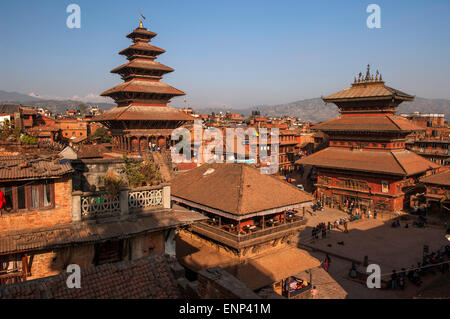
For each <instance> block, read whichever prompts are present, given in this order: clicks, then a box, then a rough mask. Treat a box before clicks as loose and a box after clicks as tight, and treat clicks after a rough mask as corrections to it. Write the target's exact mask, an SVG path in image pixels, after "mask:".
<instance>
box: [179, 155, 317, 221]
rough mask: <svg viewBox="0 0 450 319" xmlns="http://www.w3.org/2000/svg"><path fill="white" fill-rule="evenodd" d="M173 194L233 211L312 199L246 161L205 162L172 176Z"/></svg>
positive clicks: (238, 211) (212, 206)
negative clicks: (245, 162) (240, 162)
mask: <svg viewBox="0 0 450 319" xmlns="http://www.w3.org/2000/svg"><path fill="white" fill-rule="evenodd" d="M172 195H173V196H175V197H178V198H182V199H185V200H188V201H190V202H194V203H198V204H201V205H203V206H208V207H211V208H214V209H217V210H220V211H223V212H226V213H229V214H233V215H247V214H250V213H256V212H261V211H265V210H269V209H276V208H280V207H285V206H290V205H300V204H302V203H307V202H310V201H312V196H310V195H309V194H307V193H305V192H303V191H301V190H299V189H298V188H297V187H295V186H293V185H291V184H289V183H286V182H283V181H280V180H279V179H278V178H276V177H274V176H272V175H268V174H261V172H260V170H259V169H257V168H254V167H251V166H249V165H246V164H235V163H233V164H231V163H230V164H227V163H213V164H205V165H202V166H200V167H198V168H194V169H192V170H190V171H188V172H186V173H182V174H180V175H178V176H177V177H175V178H174V179H173V180H172Z"/></svg>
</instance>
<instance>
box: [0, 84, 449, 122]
mask: <svg viewBox="0 0 450 319" xmlns="http://www.w3.org/2000/svg"><path fill="white" fill-rule="evenodd" d="M6 102H9V103H19V104H22V105H25V106H32V107H45V108H48V109H49V110H51V111H52V112H55V113H64V112H65V111H66V109H73V108H76V107H77V106H78V105H79V104H86V105H88V106H98V107H100V108H101V109H102V110H109V109H111V108H113V107H114V106H115V104H113V103H94V102H81V101H74V100H64V101H62V100H43V99H39V98H35V97H32V96H29V95H26V94H22V93H17V92H5V91H1V90H0V103H6ZM252 110H259V111H260V112H261V115H263V116H264V115H267V116H287V115H289V116H294V117H297V118H300V119H301V120H303V121H310V122H321V121H326V120H329V119H332V118H334V117H336V116H338V115H339V113H338V108H337V107H336V105H334V104H332V103H325V102H323V101H322V99H321V98H314V99H307V100H300V101H295V102H292V103H287V104H277V105H257V106H252V107H248V108H245V109H230V108H196V109H195V111H196V112H198V113H202V114H210V113H211V112H215V113H219V112H223V113H225V112H228V111H229V112H233V113H239V114H243V115H244V116H249V115H250V114H251V111H252ZM413 112H421V113H443V114H445V118H446V119H447V120H448V119H450V100H446V99H425V98H421V97H416V98H415V100H414V101H413V102H403V103H402V104H400V107H399V108H398V111H397V114H402V113H413Z"/></svg>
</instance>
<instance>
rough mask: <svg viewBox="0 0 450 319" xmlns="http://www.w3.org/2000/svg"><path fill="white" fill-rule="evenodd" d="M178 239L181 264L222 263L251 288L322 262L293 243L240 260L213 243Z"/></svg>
mask: <svg viewBox="0 0 450 319" xmlns="http://www.w3.org/2000/svg"><path fill="white" fill-rule="evenodd" d="M177 239H178V240H177V246H176V247H177V256H179V262H180V263H181V264H183V265H184V266H186V267H187V268H189V269H191V270H193V271H196V272H198V271H200V270H204V269H208V268H212V267H215V266H219V267H222V268H224V269H225V270H227V271H228V272H229V273H231V274H232V275H233V276H235V277H237V278H238V279H239V280H240V281H242V282H243V283H244V284H246V285H247V286H248V287H249V288H250V289H252V290H257V289H260V288H262V287H265V286H268V285H271V284H273V283H275V282H278V281H281V280H282V279H285V278H287V277H289V276H294V275H296V274H298V273H300V272H303V271H305V270H308V269H312V268H315V267H318V266H320V264H321V263H320V261H319V260H317V259H316V258H314V257H312V256H311V255H310V254H309V253H307V252H306V251H304V250H300V249H298V248H294V247H286V248H281V249H279V250H278V251H273V252H270V253H269V254H267V255H264V256H260V257H251V258H248V259H245V260H244V261H243V262H242V261H241V263H239V259H238V258H233V257H231V255H229V254H226V253H224V252H219V251H218V250H216V249H213V248H212V247H208V246H206V245H197V243H196V241H193V240H189V243H188V242H186V241H184V240H180V238H177Z"/></svg>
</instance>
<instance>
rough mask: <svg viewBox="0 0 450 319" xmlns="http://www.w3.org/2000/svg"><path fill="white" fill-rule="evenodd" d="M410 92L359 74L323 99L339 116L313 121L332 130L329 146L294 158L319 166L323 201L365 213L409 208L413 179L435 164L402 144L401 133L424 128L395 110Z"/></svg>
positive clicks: (403, 135) (318, 184)
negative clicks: (328, 119)
mask: <svg viewBox="0 0 450 319" xmlns="http://www.w3.org/2000/svg"><path fill="white" fill-rule="evenodd" d="M413 99H414V97H413V96H411V95H409V94H406V93H403V92H401V91H399V90H396V89H393V88H390V87H388V86H386V85H385V83H384V81H383V79H382V77H381V74H379V73H378V71H377V72H376V75H375V76H374V75H373V74H371V73H370V67H369V66H368V67H367V72H366V74H365V76H364V75H362V74H361V73H360V74H359V76H358V78H355V80H354V82H353V84H352V85H351V87H350V88H347V89H345V90H342V91H339V92H337V93H335V94H332V95H329V96H327V97H325V98H323V100H324V101H325V102H331V103H334V104H336V105H337V107H338V108H339V110H340V113H341V116H340V117H338V118H336V119H332V120H330V121H327V122H324V123H320V124H318V125H315V126H314V129H317V130H320V131H323V132H325V133H326V134H328V135H329V136H330V146H329V147H328V148H326V149H324V150H321V151H319V152H317V153H314V154H312V155H310V156H307V157H305V158H302V159H300V160H298V161H297V162H296V164H301V165H312V166H314V167H316V168H317V172H318V180H317V184H316V186H317V193H316V195H317V197H318V199H320V200H322V203H324V204H325V205H327V206H331V207H336V208H341V209H343V208H344V207H346V206H347V207H348V206H349V205H351V204H352V203H353V208H355V207H359V209H360V210H361V211H362V212H364V211H366V212H367V213H368V212H369V210H371V212H372V213H373V212H374V210H376V211H377V212H393V211H399V210H402V209H407V208H408V207H409V205H410V197H411V195H415V194H416V192H417V191H418V190H417V188H416V186H415V185H416V182H417V181H418V178H419V177H420V176H423V175H425V174H426V173H427V172H430V171H432V170H434V169H436V168H438V167H439V166H438V165H437V164H435V163H432V162H430V161H428V160H426V159H425V158H423V157H421V156H419V155H417V154H415V153H413V152H410V151H408V150H406V149H405V138H406V136H407V135H408V134H410V133H411V132H413V131H420V130H424V128H421V127H418V126H415V125H414V124H412V123H411V122H410V121H409V120H407V119H405V118H403V117H401V116H396V115H395V110H396V108H397V107H398V106H399V104H400V103H402V102H403V101H412V100H413Z"/></svg>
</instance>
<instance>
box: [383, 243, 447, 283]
mask: <svg viewBox="0 0 450 319" xmlns="http://www.w3.org/2000/svg"><path fill="white" fill-rule="evenodd" d="M446 259H450V245H446V246H445V247H444V248H442V249H438V250H437V251H436V252H432V253H431V254H427V255H424V256H423V259H422V262H418V263H417V266H414V265H411V267H410V268H409V269H405V268H402V269H401V272H399V273H397V272H396V271H395V269H394V270H393V271H392V274H391V288H392V289H397V287H398V288H400V289H404V288H405V279H406V278H408V280H409V281H410V282H412V283H413V284H414V285H416V286H420V285H421V284H422V280H421V277H422V276H424V275H426V274H433V275H434V274H436V271H440V272H441V273H442V274H445V273H447V272H448V271H449V269H450V265H449V263H448V262H445V261H446ZM433 265H435V266H433Z"/></svg>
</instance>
